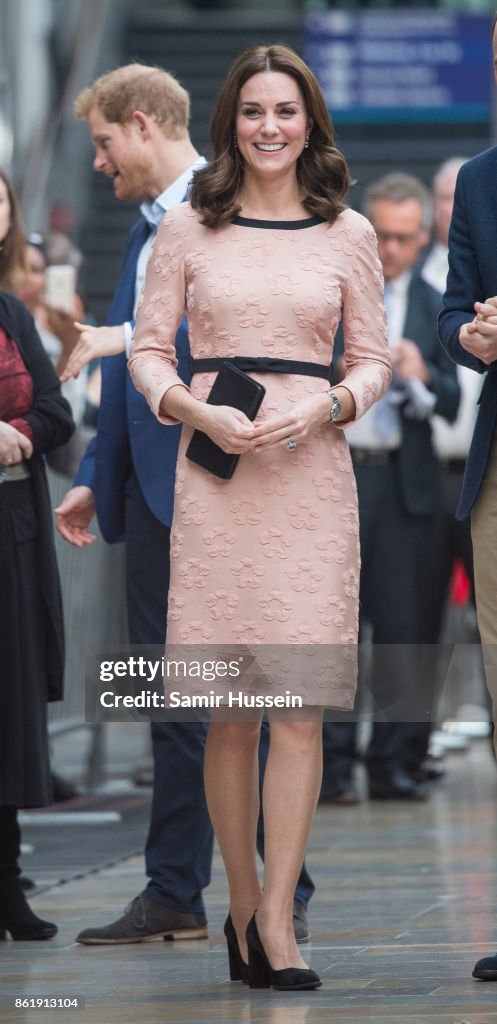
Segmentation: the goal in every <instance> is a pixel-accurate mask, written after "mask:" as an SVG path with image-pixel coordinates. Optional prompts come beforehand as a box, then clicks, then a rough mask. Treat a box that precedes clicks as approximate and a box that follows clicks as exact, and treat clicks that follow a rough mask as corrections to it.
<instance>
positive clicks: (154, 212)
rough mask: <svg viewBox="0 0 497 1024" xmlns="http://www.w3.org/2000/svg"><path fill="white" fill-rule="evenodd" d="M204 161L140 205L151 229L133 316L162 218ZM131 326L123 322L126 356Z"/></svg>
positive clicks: (141, 257) (140, 267) (142, 254)
mask: <svg viewBox="0 0 497 1024" xmlns="http://www.w3.org/2000/svg"><path fill="white" fill-rule="evenodd" d="M206 163H207V161H206V160H205V157H203V156H201V157H199V158H198V160H196V161H195V163H193V164H191V165H190V167H187V169H186V171H183V174H180V176H179V178H176V181H173V183H172V185H168V187H167V188H166V189H164V191H163V192H161V194H160V196H157V199H154V200H149V199H146V200H145V201H144V202H143V203H142V204H141V206H140V213H141V214H142V216H143V217H144V218H145V220H146V221H147V223H148V224H149V225H150V227H151V229H152V230H151V232H150V234H149V236H148V238H147V240H146V241H145V242H144V244H143V246H142V248H141V250H140V255H139V256H138V262H137V264H136V281H135V304H134V308H133V316H135V315H136V307H137V305H138V303H139V301H140V295H141V293H142V288H143V282H144V280H145V273H146V270H147V263H148V258H149V256H150V251H151V249H152V246H153V244H154V241H155V236H156V234H157V229H158V227H159V225H160V223H161V221H162V218H163V217H164V215H165V214H166V213H167V212H168V211H169V210H172V209H173V207H174V206H179V205H180V203H181V202H182V200H183V199H184V198H185V195H186V194H187V192H188V188H189V186H190V185H191V182H192V178H193V175H194V173H195V171H197V170H198V169H199V167H204V166H205V164H206ZM133 326H134V325H133V323H131V322H127V323H125V324H124V344H125V349H126V355H127V356H129V350H130V347H131V338H132V335H133Z"/></svg>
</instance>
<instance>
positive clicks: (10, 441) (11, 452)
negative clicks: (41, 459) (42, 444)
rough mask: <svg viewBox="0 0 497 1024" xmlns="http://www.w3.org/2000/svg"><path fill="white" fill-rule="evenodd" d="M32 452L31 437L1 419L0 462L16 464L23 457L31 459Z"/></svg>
mask: <svg viewBox="0 0 497 1024" xmlns="http://www.w3.org/2000/svg"><path fill="white" fill-rule="evenodd" d="M32 454H33V445H32V444H31V441H30V440H29V437H26V435H25V434H21V431H20V430H17V429H16V427H11V425H10V423H4V422H3V421H0V464H1V465H2V466H15V465H16V464H17V463H18V462H22V461H23V459H30V458H31V456H32Z"/></svg>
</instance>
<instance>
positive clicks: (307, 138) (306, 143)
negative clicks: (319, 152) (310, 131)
mask: <svg viewBox="0 0 497 1024" xmlns="http://www.w3.org/2000/svg"><path fill="white" fill-rule="evenodd" d="M304 149H309V136H308V135H306V137H305V142H304Z"/></svg>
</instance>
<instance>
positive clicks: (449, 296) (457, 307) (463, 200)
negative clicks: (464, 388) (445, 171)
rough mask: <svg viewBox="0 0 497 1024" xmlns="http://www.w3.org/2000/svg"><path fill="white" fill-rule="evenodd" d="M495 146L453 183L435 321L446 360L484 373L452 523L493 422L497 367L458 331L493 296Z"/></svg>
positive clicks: (462, 514) (465, 508) (473, 485)
mask: <svg viewBox="0 0 497 1024" xmlns="http://www.w3.org/2000/svg"><path fill="white" fill-rule="evenodd" d="M496 254H497V146H493V147H492V149H487V150H486V151H485V152H484V153H480V155H479V156H476V157H474V159H473V160H469V161H468V163H466V164H464V166H463V167H461V170H460V171H459V175H458V178H457V185H456V192H455V197H454V210H453V214H452V222H451V226H450V233H449V273H448V276H447V289H446V292H445V295H444V297H443V308H442V311H441V313H440V317H439V321H438V331H439V336H440V341H441V342H442V345H443V346H444V348H445V349H446V350H447V352H448V353H449V355H450V356H451V358H452V359H453V360H454V361H455V362H456V363H460V365H461V366H469V367H470V369H472V370H476V372H477V373H481V374H486V376H485V380H484V383H483V389H482V392H481V395H480V399H479V412H478V418H477V421H476V425H475V430H474V434H473V440H472V442H471V447H470V450H469V454H468V459H467V463H466V471H465V474H464V480H463V486H462V491H461V497H460V499H459V506H458V509H457V513H456V515H457V518H458V519H465V518H466V517H467V516H468V515H469V514H470V512H471V509H472V507H473V505H474V503H475V501H476V498H477V497H478V493H479V490H480V487H481V484H482V481H483V478H484V476H485V472H486V469H487V464H488V459H489V455H490V449H491V446H492V441H493V437H494V433H495V426H496V422H497V362H493V363H491V364H490V366H487V365H486V364H485V363H483V362H482V361H481V360H480V359H477V358H476V356H472V355H471V354H470V353H469V352H466V351H465V349H463V347H462V345H461V344H460V342H459V331H460V329H461V327H462V325H463V324H467V323H469V322H470V321H471V320H472V319H473V317H474V315H475V311H474V308H473V304H474V303H475V302H484V301H485V299H488V298H491V296H493V295H497V256H496Z"/></svg>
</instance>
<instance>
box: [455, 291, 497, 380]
mask: <svg viewBox="0 0 497 1024" xmlns="http://www.w3.org/2000/svg"><path fill="white" fill-rule="evenodd" d="M474 308H475V311H476V316H475V318H474V320H472V321H471V323H469V324H463V325H462V327H461V330H460V331H459V341H460V343H461V345H462V347H463V348H464V349H465V350H466V352H469V353H470V354H471V355H472V356H476V358H477V359H481V361H482V363H485V365H486V366H488V365H489V364H490V363H493V362H494V360H495V359H497V296H495V295H494V296H493V297H492V298H490V299H486V301H485V302H475V305H474Z"/></svg>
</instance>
